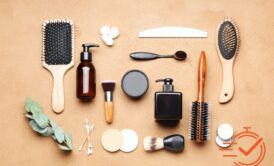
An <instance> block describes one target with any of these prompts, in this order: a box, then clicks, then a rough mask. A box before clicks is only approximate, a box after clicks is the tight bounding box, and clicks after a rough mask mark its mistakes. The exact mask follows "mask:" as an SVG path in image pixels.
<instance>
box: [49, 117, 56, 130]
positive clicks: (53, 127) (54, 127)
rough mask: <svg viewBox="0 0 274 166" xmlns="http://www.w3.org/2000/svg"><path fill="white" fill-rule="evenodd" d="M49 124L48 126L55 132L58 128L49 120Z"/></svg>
mask: <svg viewBox="0 0 274 166" xmlns="http://www.w3.org/2000/svg"><path fill="white" fill-rule="evenodd" d="M49 124H50V126H51V128H52V130H55V129H56V128H57V127H58V125H57V124H56V123H55V122H54V121H53V120H51V119H50V120H49Z"/></svg>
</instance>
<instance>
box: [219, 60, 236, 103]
mask: <svg viewBox="0 0 274 166" xmlns="http://www.w3.org/2000/svg"><path fill="white" fill-rule="evenodd" d="M222 67H223V83H222V89H221V93H220V97H219V102H220V103H226V102H228V101H229V100H231V98H232V97H233V93H234V81H233V61H224V62H223V63H222Z"/></svg>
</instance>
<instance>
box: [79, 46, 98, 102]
mask: <svg viewBox="0 0 274 166" xmlns="http://www.w3.org/2000/svg"><path fill="white" fill-rule="evenodd" d="M82 47H83V52H81V63H80V64H79V65H78V67H77V78H76V79H77V80H76V82H77V83H76V93H77V97H78V98H79V99H80V100H81V101H91V100H92V99H93V98H95V96H96V82H95V67H94V65H93V64H92V63H91V62H92V54H91V53H90V52H89V48H91V47H99V45H97V44H92V43H88V44H83V45H82Z"/></svg>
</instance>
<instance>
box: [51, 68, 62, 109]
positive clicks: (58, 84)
mask: <svg viewBox="0 0 274 166" xmlns="http://www.w3.org/2000/svg"><path fill="white" fill-rule="evenodd" d="M51 72H52V75H53V82H54V83H53V91H52V109H53V111H54V112H55V113H61V112H63V110H64V87H63V79H64V74H65V71H64V70H57V69H56V70H54V71H51Z"/></svg>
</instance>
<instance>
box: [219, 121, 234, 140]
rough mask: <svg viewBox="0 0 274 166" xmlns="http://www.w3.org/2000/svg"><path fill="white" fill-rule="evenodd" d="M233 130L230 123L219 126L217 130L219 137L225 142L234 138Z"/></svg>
mask: <svg viewBox="0 0 274 166" xmlns="http://www.w3.org/2000/svg"><path fill="white" fill-rule="evenodd" d="M233 132H234V131H233V128H232V126H231V125H230V124H228V123H223V124H221V125H219V127H218V129H217V135H218V137H219V138H220V139H222V140H224V141H228V140H230V139H231V138H232V137H233Z"/></svg>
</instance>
